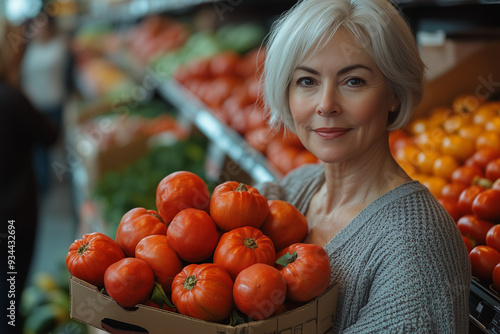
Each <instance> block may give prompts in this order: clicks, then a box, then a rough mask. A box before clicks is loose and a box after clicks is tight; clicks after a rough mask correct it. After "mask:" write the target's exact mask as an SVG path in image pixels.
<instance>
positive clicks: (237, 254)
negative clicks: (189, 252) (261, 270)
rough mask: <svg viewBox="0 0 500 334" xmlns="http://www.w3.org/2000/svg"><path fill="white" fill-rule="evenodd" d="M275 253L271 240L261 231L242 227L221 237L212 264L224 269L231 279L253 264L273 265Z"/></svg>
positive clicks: (250, 227)
mask: <svg viewBox="0 0 500 334" xmlns="http://www.w3.org/2000/svg"><path fill="white" fill-rule="evenodd" d="M275 260H276V252H275V248H274V244H273V242H272V240H271V239H270V238H269V237H268V236H266V235H264V234H263V233H262V231H261V230H259V229H257V228H255V227H252V226H243V227H239V228H236V229H234V230H231V231H229V232H226V233H224V234H223V235H222V237H221V238H220V240H219V243H218V244H217V248H216V249H215V252H214V260H213V262H214V263H216V264H219V265H221V266H222V267H224V268H225V269H226V270H227V272H228V273H229V275H231V278H232V279H233V280H234V279H236V276H238V274H239V273H240V272H241V271H242V270H243V269H245V268H247V267H249V266H251V265H252V264H254V263H265V264H268V265H271V266H272V265H274V261H275Z"/></svg>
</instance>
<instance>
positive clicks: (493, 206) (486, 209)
mask: <svg viewBox="0 0 500 334" xmlns="http://www.w3.org/2000/svg"><path fill="white" fill-rule="evenodd" d="M472 212H473V213H474V214H475V215H476V216H478V217H479V218H481V219H486V220H490V221H492V222H494V223H500V190H497V189H486V190H484V191H482V192H481V193H479V194H478V195H477V196H476V197H475V198H474V201H473V202H472Z"/></svg>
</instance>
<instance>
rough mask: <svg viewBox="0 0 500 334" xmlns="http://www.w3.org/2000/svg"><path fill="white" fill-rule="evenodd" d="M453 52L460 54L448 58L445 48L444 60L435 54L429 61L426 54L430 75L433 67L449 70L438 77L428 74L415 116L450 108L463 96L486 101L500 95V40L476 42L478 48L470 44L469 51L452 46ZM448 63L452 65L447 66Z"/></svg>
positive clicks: (444, 48) (468, 45)
mask: <svg viewBox="0 0 500 334" xmlns="http://www.w3.org/2000/svg"><path fill="white" fill-rule="evenodd" d="M446 45H449V43H448V44H446ZM452 49H453V51H454V52H451V53H452V54H454V53H457V55H455V56H453V57H451V56H449V54H450V52H449V51H448V48H447V47H446V46H443V49H442V51H443V54H442V60H441V61H438V58H439V57H437V56H436V55H434V56H433V57H430V56H429V57H427V59H426V55H425V54H424V55H423V58H424V59H426V62H427V66H428V67H429V68H430V70H431V72H432V69H433V68H439V67H441V68H446V71H444V72H442V73H439V74H438V75H435V74H436V73H435V72H434V73H427V75H428V82H427V85H426V87H425V92H424V96H423V99H422V102H421V103H420V105H419V106H418V108H417V110H416V112H415V117H420V116H427V115H429V114H430V113H431V112H432V109H433V108H436V107H443V106H444V107H449V106H451V104H452V102H453V100H454V99H455V98H456V97H458V96H459V95H460V94H471V95H476V96H477V97H479V98H482V99H485V100H490V99H493V98H495V97H496V96H498V95H499V94H500V66H498V60H499V59H500V41H489V42H477V44H476V46H475V47H472V45H471V44H467V48H466V47H463V48H459V47H457V45H453V48H452ZM465 50H467V51H465ZM423 52H425V50H423ZM431 58H432V59H431ZM450 58H452V59H451V60H450ZM446 60H450V61H451V62H452V64H445V62H446ZM431 63H432V64H431ZM431 75H435V76H432V77H430V76H431Z"/></svg>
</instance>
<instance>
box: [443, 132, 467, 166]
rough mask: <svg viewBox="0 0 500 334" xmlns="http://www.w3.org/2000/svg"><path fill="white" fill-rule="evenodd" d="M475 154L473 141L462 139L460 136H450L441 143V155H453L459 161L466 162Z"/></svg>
mask: <svg viewBox="0 0 500 334" xmlns="http://www.w3.org/2000/svg"><path fill="white" fill-rule="evenodd" d="M474 152H475V143H474V141H473V140H471V139H469V138H465V137H461V136H460V135H458V134H450V135H448V136H446V137H444V138H443V141H442V142H441V153H443V154H445V155H451V156H453V157H454V158H456V159H457V160H458V161H465V160H467V158H469V157H470V156H472V155H473V154H474Z"/></svg>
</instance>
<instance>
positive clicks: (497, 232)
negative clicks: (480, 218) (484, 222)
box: [486, 225, 500, 252]
mask: <svg viewBox="0 0 500 334" xmlns="http://www.w3.org/2000/svg"><path fill="white" fill-rule="evenodd" d="M486 246H490V247H492V248H495V249H496V250H497V251H499V252H500V225H494V226H493V227H491V228H490V229H489V230H488V232H487V233H486Z"/></svg>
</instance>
